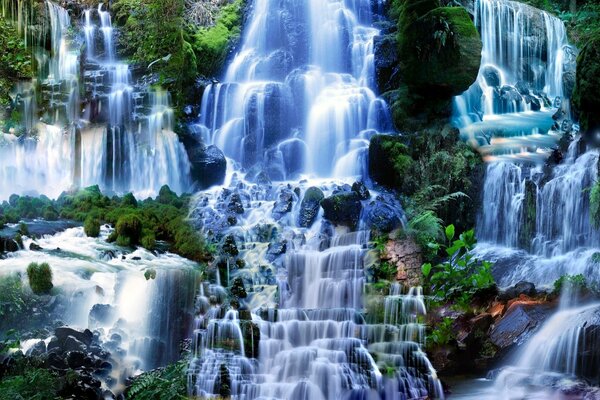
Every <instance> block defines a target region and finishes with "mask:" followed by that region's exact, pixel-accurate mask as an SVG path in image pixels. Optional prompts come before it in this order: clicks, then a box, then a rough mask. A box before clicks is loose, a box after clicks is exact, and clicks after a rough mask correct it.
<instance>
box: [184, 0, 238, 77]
mask: <svg viewBox="0 0 600 400" xmlns="http://www.w3.org/2000/svg"><path fill="white" fill-rule="evenodd" d="M242 6H243V0H235V1H233V2H231V3H229V4H227V5H225V6H224V7H223V8H221V10H220V12H219V15H218V16H217V18H216V22H215V25H214V26H210V27H201V28H199V29H198V30H197V31H196V32H195V33H194V34H193V41H192V45H193V50H194V53H195V54H196V57H197V60H198V72H199V73H200V74H202V75H205V76H215V75H218V74H219V73H220V71H221V69H222V67H223V65H224V63H225V60H226V58H227V54H228V51H229V50H230V48H231V46H232V45H233V44H234V43H236V42H237V41H238V40H239V37H240V33H241V24H242Z"/></svg>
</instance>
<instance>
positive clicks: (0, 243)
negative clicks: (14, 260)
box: [0, 236, 19, 253]
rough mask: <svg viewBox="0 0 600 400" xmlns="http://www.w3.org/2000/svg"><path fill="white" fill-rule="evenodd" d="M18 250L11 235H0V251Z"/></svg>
mask: <svg viewBox="0 0 600 400" xmlns="http://www.w3.org/2000/svg"><path fill="white" fill-rule="evenodd" d="M15 251H19V244H18V243H17V241H16V240H15V239H14V238H12V237H4V236H0V253H12V252H15Z"/></svg>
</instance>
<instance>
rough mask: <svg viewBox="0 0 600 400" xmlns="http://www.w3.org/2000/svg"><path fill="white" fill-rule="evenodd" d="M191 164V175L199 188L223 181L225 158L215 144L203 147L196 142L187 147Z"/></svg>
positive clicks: (205, 187)
mask: <svg viewBox="0 0 600 400" xmlns="http://www.w3.org/2000/svg"><path fill="white" fill-rule="evenodd" d="M187 153H188V157H189V160H190V164H191V175H192V179H194V182H196V184H197V185H198V188H199V189H200V190H202V189H207V188H209V187H211V186H215V185H220V184H222V183H223V182H224V181H225V174H226V172H227V160H226V159H225V155H224V154H223V152H222V151H221V150H220V149H219V148H218V147H216V146H212V145H211V146H207V147H204V146H203V145H202V144H200V143H196V144H195V145H194V146H193V147H191V148H190V147H188V148H187Z"/></svg>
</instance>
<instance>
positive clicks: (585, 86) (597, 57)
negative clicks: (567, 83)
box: [572, 29, 600, 133]
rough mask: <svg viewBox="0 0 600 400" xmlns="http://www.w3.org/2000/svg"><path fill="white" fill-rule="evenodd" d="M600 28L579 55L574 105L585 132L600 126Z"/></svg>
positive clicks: (573, 97) (590, 131)
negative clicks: (599, 95) (599, 96)
mask: <svg viewBox="0 0 600 400" xmlns="http://www.w3.org/2000/svg"><path fill="white" fill-rule="evenodd" d="M599 92H600V29H598V30H597V31H595V32H594V33H593V35H592V37H591V38H590V39H589V40H588V41H587V42H586V44H585V46H584V47H583V49H581V52H580V53H579V56H578V57H577V74H576V80H575V87H574V89H573V96H572V99H573V105H574V106H575V108H576V109H577V111H578V113H579V122H580V124H581V129H582V131H583V132H589V133H593V132H592V131H594V130H596V129H598V128H600V114H599V113H598V109H599V108H600V99H599V98H598V96H597V93H599Z"/></svg>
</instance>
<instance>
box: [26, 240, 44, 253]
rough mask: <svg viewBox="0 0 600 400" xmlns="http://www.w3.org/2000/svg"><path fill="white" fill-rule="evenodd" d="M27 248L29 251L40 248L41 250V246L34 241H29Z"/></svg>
mask: <svg viewBox="0 0 600 400" xmlns="http://www.w3.org/2000/svg"><path fill="white" fill-rule="evenodd" d="M29 250H31V251H40V250H42V247H41V246H40V245H39V244H37V243H35V242H31V244H30V245H29Z"/></svg>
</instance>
